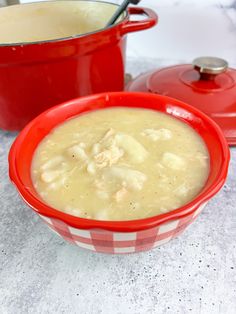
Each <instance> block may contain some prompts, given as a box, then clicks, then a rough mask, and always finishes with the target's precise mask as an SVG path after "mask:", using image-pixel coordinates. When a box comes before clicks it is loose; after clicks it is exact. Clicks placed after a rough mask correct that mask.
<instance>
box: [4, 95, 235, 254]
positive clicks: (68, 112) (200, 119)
mask: <svg viewBox="0 0 236 314" xmlns="http://www.w3.org/2000/svg"><path fill="white" fill-rule="evenodd" d="M115 106H119V107H120V106H121V107H138V108H148V109H153V110H157V111H161V112H164V113H166V114H168V115H171V116H173V117H175V118H177V119H180V120H181V121H183V122H185V123H187V124H189V125H190V126H191V127H192V128H193V129H195V131H196V132H197V133H198V134H199V135H200V136H201V138H202V139H203V140H204V142H205V144H206V146H207V148H208V151H209V155H210V171H209V177H208V180H207V182H206V184H205V186H204V187H203V189H202V190H201V192H200V193H199V194H198V195H197V196H196V197H195V198H194V199H193V200H192V201H191V202H189V203H188V204H186V205H184V206H183V207H181V208H178V209H175V210H173V211H171V212H168V213H165V214H161V215H158V216H154V217H149V218H146V219H139V220H131V221H98V220H92V219H84V218H79V217H74V216H71V215H69V214H66V213H63V212H61V211H58V210H57V209H55V208H52V207H50V206H49V205H47V204H45V203H44V202H43V201H42V199H41V198H40V196H39V195H38V193H37V192H36V191H35V189H34V187H33V184H32V180H31V162H32V157H33V154H34V152H35V149H36V148H37V146H38V144H39V143H40V142H41V141H42V140H43V138H44V137H45V136H46V135H47V134H48V133H49V132H50V131H51V130H52V129H53V128H55V127H56V126H58V125H59V124H60V123H63V122H64V121H65V120H67V119H70V118H72V117H75V116H77V115H79V114H81V113H83V112H86V111H91V110H100V109H103V108H108V107H115ZM229 159H230V153H229V148H228V144H227V142H226V140H225V137H224V135H223V133H222V131H221V130H220V128H219V126H218V125H217V124H216V123H215V122H214V121H213V120H212V119H210V118H209V117H208V116H207V115H205V114H204V113H202V112H201V111H199V110H197V109H196V108H194V107H192V106H189V105H187V104H185V103H183V102H181V101H179V100H176V99H172V98H169V97H166V96H160V95H155V94H150V93H149V94H148V93H125V92H116V93H104V94H98V95H93V96H87V97H82V98H79V99H75V100H71V101H69V102H66V103H64V104H61V105H58V106H55V107H53V108H50V109H48V110H47V111H45V112H44V113H42V114H41V115H39V116H38V117H37V118H35V119H34V120H33V121H31V122H30V123H29V124H28V125H27V126H26V127H25V128H24V129H23V131H22V132H21V133H20V134H19V136H18V137H17V139H16V140H15V142H14V144H13V146H12V147H11V150H10V153H9V175H10V178H11V180H12V182H13V183H14V184H15V186H16V188H17V189H18V192H19V193H20V195H21V196H22V198H23V199H24V200H25V202H26V203H27V204H28V205H29V206H30V207H31V208H32V209H33V210H34V211H35V212H36V213H38V214H39V215H40V216H41V218H42V219H43V221H44V222H45V223H46V224H47V225H48V226H49V227H50V228H51V229H52V230H53V231H55V232H56V233H57V234H59V235H60V236H61V237H63V238H64V239H65V240H67V241H69V242H71V243H73V244H76V245H78V246H80V247H83V248H87V249H90V250H93V251H96V252H105V253H131V252H139V251H143V250H147V249H151V248H153V247H155V246H157V245H161V244H163V243H166V242H168V241H169V240H171V239H172V238H174V237H176V236H178V235H179V234H180V233H182V232H183V231H184V230H185V228H186V227H187V226H188V225H190V224H191V223H192V222H193V221H194V220H195V219H196V218H197V216H198V215H199V213H200V212H201V211H202V209H203V207H204V206H205V205H206V203H207V202H208V201H209V200H210V199H211V198H212V197H213V196H214V195H215V194H216V193H217V192H218V191H219V190H220V188H221V187H222V186H223V184H224V182H225V180H226V176H227V171H228V165H229Z"/></svg>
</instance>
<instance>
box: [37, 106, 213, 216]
mask: <svg viewBox="0 0 236 314" xmlns="http://www.w3.org/2000/svg"><path fill="white" fill-rule="evenodd" d="M208 172H209V156H208V151H207V148H206V146H205V144H204V142H203V141H202V139H201V138H200V136H199V135H198V134H197V133H196V132H195V131H194V130H193V129H192V128H191V127H190V126H188V125H187V124H185V123H183V122H181V121H179V120H177V119H176V118H173V117H171V116H169V115H167V114H164V113H160V112H156V111H153V110H147V109H136V108H122V107H117V108H110V109H103V110H97V111H92V112H89V113H85V114H82V115H80V116H78V117H75V118H73V119H71V120H68V121H66V122H64V123H63V124H61V125H59V126H58V127H56V128H55V129H54V130H52V131H51V133H50V134H48V135H47V136H46V137H45V139H44V140H43V141H42V142H41V143H40V144H39V146H38V147H37V149H36V152H35V155H34V158H33V162H32V179H33V183H34V186H35V188H36V190H37V192H38V193H39V195H40V196H41V198H42V199H43V201H44V202H45V203H47V204H49V205H50V206H52V207H54V208H56V209H58V210H60V211H63V212H66V213H69V214H71V215H73V216H78V217H83V218H90V219H97V220H132V219H140V218H145V217H150V216H155V215H158V214H162V213H166V212H169V211H171V210H174V209H176V208H178V207H180V206H182V205H184V204H186V203H188V202H189V201H191V200H192V199H193V198H194V197H195V196H196V195H197V194H198V193H199V192H200V190H201V189H202V187H203V186H204V184H205V182H206V180H207V177H208Z"/></svg>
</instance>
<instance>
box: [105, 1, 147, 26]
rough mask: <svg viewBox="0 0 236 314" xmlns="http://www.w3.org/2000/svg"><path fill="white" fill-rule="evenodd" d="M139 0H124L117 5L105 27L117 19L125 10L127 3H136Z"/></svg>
mask: <svg viewBox="0 0 236 314" xmlns="http://www.w3.org/2000/svg"><path fill="white" fill-rule="evenodd" d="M140 1H141V0H124V1H123V2H122V3H121V5H119V6H118V9H117V10H116V11H115V13H114V14H113V15H112V17H111V18H110V20H109V21H108V23H107V25H106V26H107V27H108V26H111V25H113V24H114V23H115V22H116V21H117V19H118V18H119V17H120V15H121V14H122V13H123V12H124V11H125V10H126V8H127V7H128V5H129V4H130V3H131V4H138V3H139V2H140Z"/></svg>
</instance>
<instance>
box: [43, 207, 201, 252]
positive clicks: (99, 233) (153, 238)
mask: <svg viewBox="0 0 236 314" xmlns="http://www.w3.org/2000/svg"><path fill="white" fill-rule="evenodd" d="M205 205H206V204H203V205H201V206H200V207H199V208H198V209H197V210H196V211H195V212H194V213H193V214H191V215H188V216H185V217H183V218H180V219H178V220H172V221H169V222H168V223H164V224H161V225H159V226H158V227H155V228H152V229H148V230H142V231H137V232H121V233H119V232H112V231H107V230H83V229H76V228H73V227H70V226H69V225H67V224H65V223H64V222H62V221H60V220H57V219H53V218H49V217H46V216H42V215H40V217H41V218H42V219H43V221H44V222H45V223H46V224H47V225H48V226H49V227H50V228H51V229H52V230H53V231H55V232H56V233H57V234H59V235H60V236H61V237H62V238H63V239H65V240H67V241H69V242H70V243H73V244H76V245H78V246H80V247H82V248H85V249H89V250H91V251H95V252H102V253H118V254H120V253H134V252H141V251H145V250H149V249H152V248H154V247H156V246H159V245H162V244H164V243H167V242H169V241H170V240H171V239H173V238H175V237H177V236H178V235H179V234H181V233H182V232H183V231H184V230H185V228H186V227H187V226H188V225H190V224H191V223H192V222H193V221H194V220H195V219H196V218H197V216H198V215H199V214H200V212H201V211H202V210H203V208H204V207H205Z"/></svg>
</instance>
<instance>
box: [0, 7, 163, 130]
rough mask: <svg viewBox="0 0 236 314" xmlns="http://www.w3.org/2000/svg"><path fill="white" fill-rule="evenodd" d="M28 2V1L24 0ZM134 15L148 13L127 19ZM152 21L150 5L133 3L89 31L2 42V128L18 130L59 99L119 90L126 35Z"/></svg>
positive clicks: (147, 25)
mask: <svg viewBox="0 0 236 314" xmlns="http://www.w3.org/2000/svg"><path fill="white" fill-rule="evenodd" d="M81 2H84V1H81ZM86 3H88V4H89V5H90V6H91V5H94V6H98V5H99V6H100V5H105V4H106V5H109V6H117V5H116V4H112V3H104V2H96V1H86ZM28 5H32V4H24V6H28ZM3 9H4V8H3ZM0 11H1V9H0ZM0 13H1V12H0ZM132 15H144V16H145V17H146V18H145V19H143V20H138V21H130V16H132ZM156 23H157V15H156V14H155V13H154V12H153V11H152V10H150V9H146V8H141V7H131V8H129V9H128V10H127V12H126V14H125V16H124V18H123V19H122V20H121V21H120V22H119V23H117V24H115V25H113V26H111V27H107V28H104V29H101V30H98V31H95V32H93V33H88V34H83V35H78V36H74V37H69V38H68V37H67V38H62V39H56V40H48V41H44V42H35V43H20V44H0V112H1V115H0V128H2V129H5V130H20V129H22V127H23V126H25V125H26V124H27V123H28V122H29V121H30V120H31V119H32V118H34V117H35V116H37V115H38V114H39V113H41V112H42V111H44V110H46V109H47V108H49V107H51V106H53V105H56V104H58V103H61V102H64V101H66V100H69V99H73V98H75V97H80V96H84V95H89V94H94V93H98V92H105V91H121V90H123V88H124V64H125V48H126V35H127V34H128V33H130V32H135V31H139V30H144V29H148V28H150V27H152V26H154V25H155V24H156ZM32 27H33V26H32Z"/></svg>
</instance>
